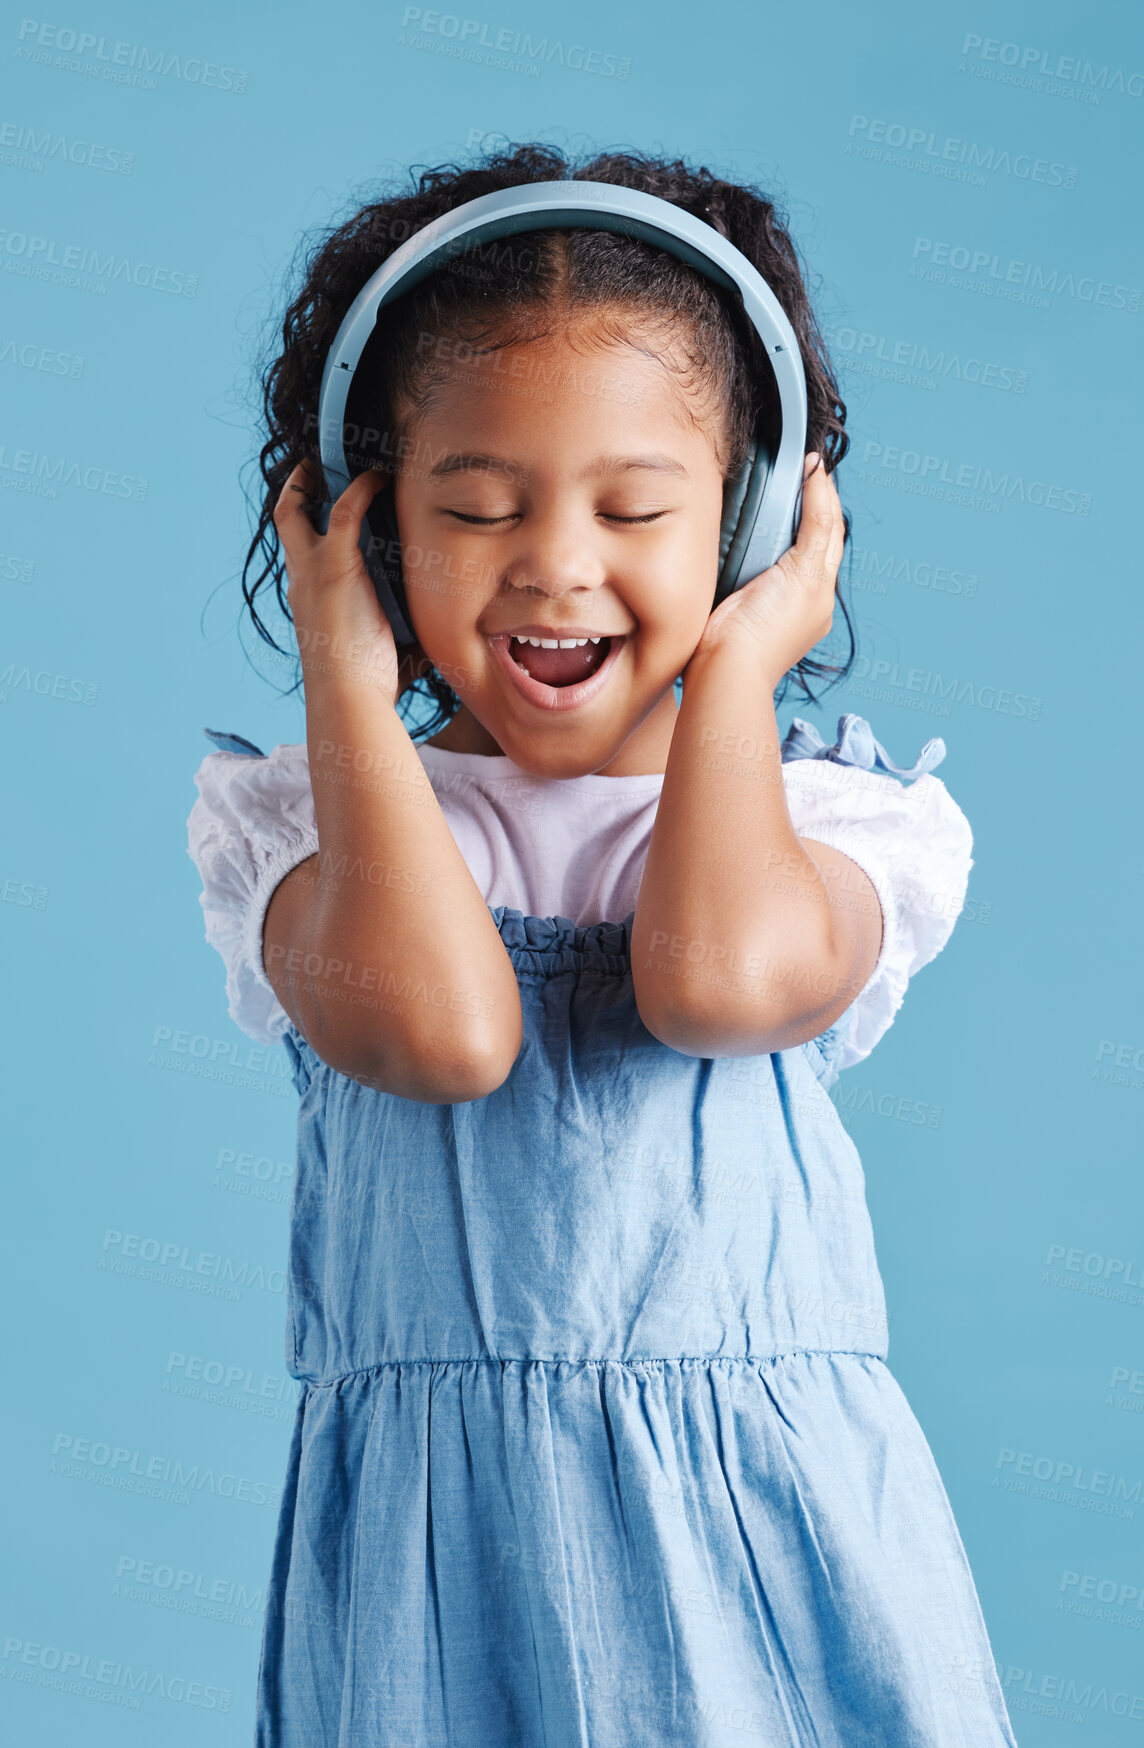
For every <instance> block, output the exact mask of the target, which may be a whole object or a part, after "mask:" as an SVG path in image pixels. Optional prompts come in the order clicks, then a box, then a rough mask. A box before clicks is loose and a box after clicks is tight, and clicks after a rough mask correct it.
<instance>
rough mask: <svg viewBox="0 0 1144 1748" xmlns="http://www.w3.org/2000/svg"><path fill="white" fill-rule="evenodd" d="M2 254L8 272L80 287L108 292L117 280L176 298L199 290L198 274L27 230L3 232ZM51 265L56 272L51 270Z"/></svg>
mask: <svg viewBox="0 0 1144 1748" xmlns="http://www.w3.org/2000/svg"><path fill="white" fill-rule="evenodd" d="M0 253H2V254H3V256H4V257H6V259H4V261H3V267H4V271H5V272H6V273H23V274H26V275H27V276H29V277H31V278H33V279H50V280H52V282H53V283H54V284H57V285H74V286H76V287H77V288H78V289H80V290H89V289H93V288H94V287H95V286H97V285H98V286H101V287H102V289H103V290H104V291H106V289H107V285H108V284H109V283H110V282H111V281H113V280H117V279H126V280H128V281H129V282H130V283H131V284H132V285H141V286H144V287H146V289H147V290H148V291H164V292H167V293H169V294H170V295H172V296H174V297H194V296H195V294H196V293H197V291H198V289H199V281H198V276H197V275H194V276H192V275H190V274H186V273H181V272H178V271H177V270H176V269H173V268H170V267H157V266H155V264H154V262H151V261H132V260H131V258H130V257H129V256H127V255H115V254H110V255H101V254H100V252H99V250H98V249H85V248H83V247H82V246H81V245H80V244H78V243H58V242H56V241H55V239H54V238H52V237H32V236H29V235H28V233H27V232H26V231H0ZM49 268H54V269H55V271H54V272H53V273H49V272H48V269H49Z"/></svg>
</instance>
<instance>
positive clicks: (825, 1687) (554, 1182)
mask: <svg viewBox="0 0 1144 1748" xmlns="http://www.w3.org/2000/svg"><path fill="white" fill-rule="evenodd" d="M854 722H855V723H859V724H860V722H861V719H854ZM863 726H864V725H863ZM852 727H853V725H852ZM855 737H856V738H855ZM212 738H213V739H215V741H216V744H219V745H225V746H227V747H228V748H229V750H232V751H241V750H249V751H251V752H256V751H257V749H255V748H252V747H250V745H249V743H246V742H241V741H240V740H239V739H238V737H232V736H222V735H214V734H212ZM815 743H817V744H815ZM846 746H847V740H846V737H845V736H844V737H843V739H842V740H841V741H840V747H842V748H845V747H846ZM937 749H940V751H939V750H937ZM944 750H945V749H944V747H942V746H941V743H940V742H937V743H930V748H927V749H926V752H924V753H923V760H924V759H926V757H927V755H928V757H929V759H930V762H931V763H932V762H937V759H938V758H940V757H941V756H942V754H944ZM849 753H850V756H851V758H852V762H862V763H865V764H866V765H867V766H868V767H872V766H874V765H875V764H876V765H878V766H879V768H882V769H895V770H896V767H893V766H891V765H890V763H889V761H888V759H887V758H886V757H885V754H884V751H883V749H882V748H881V747H879V746H878V744H877V743H876V742H870V741H868V740H867V741H863V738H862V728H861V727H856V728H853V733H852V735H851V742H850V747H849ZM831 754H833V756H835V757H837V756H839V749H830V750H828V749H824V748H823V746H822V743H821V741H819V740H818V737H817V735H816V733H815V731H814V730H813V728H811V727H810V725H809V724H806V723H801V722H799V721H798V720H797V719H796V723H795V725H794V727H793V728H792V730H791V734H790V736H788V740H787V743H786V745H785V747H784V756H786V757H824V756H831ZM920 764H921V761H919V766H920ZM918 768H919V767H915V770H914V772H912V773H898V774H917V770H918ZM491 914H492V916H493V918H494V920H495V922H496V925H497V928H498V930H499V933H500V937H501V940H502V941H503V943H504V946H505V949H506V951H507V953H508V955H509V957H510V959H511V961H512V964H513V967H514V969H515V971H516V975H517V979H518V983H519V987H520V999H521V1007H522V1011H523V1021H524V1037H523V1044H522V1046H521V1050H520V1054H519V1056H518V1057H517V1060H516V1062H515V1064H514V1066H513V1069H512V1071H511V1073H510V1074H509V1076H508V1079H507V1080H506V1081H505V1082H504V1084H503V1085H502V1086H500V1087H499V1088H498V1089H497V1090H496V1091H495V1092H492V1093H490V1094H488V1096H487V1097H485V1098H481V1099H476V1100H472V1101H469V1102H466V1103H461V1104H454V1105H429V1104H420V1103H416V1102H414V1101H411V1100H406V1099H402V1098H399V1097H396V1096H393V1095H390V1094H386V1093H379V1092H374V1091H371V1090H369V1089H367V1088H365V1087H362V1086H360V1085H359V1084H358V1083H357V1082H355V1081H353V1080H350V1079H349V1078H347V1077H346V1076H345V1075H342V1074H339V1073H337V1072H336V1071H335V1070H334V1069H332V1068H330V1067H329V1066H328V1065H327V1064H326V1063H324V1062H322V1061H321V1060H320V1058H319V1057H318V1056H317V1055H316V1054H315V1052H314V1051H313V1050H312V1049H311V1048H310V1046H309V1044H308V1043H307V1042H306V1041H305V1039H304V1038H303V1037H302V1036H301V1034H300V1033H299V1032H298V1031H297V1029H296V1028H293V1027H291V1029H290V1030H289V1031H288V1032H287V1033H286V1034H285V1038H284V1044H285V1047H286V1050H287V1052H288V1054H289V1058H290V1062H291V1066H292V1071H293V1076H294V1080H295V1084H296V1086H297V1089H298V1092H299V1095H300V1101H301V1102H300V1109H299V1122H298V1169H297V1177H296V1182H295V1188H294V1195H293V1208H292V1216H291V1236H290V1258H289V1273H288V1305H289V1327H288V1332H287V1363H288V1367H289V1370H290V1372H291V1374H292V1375H293V1376H294V1377H295V1378H297V1379H299V1380H300V1381H301V1384H302V1390H301V1395H300V1398H299V1401H298V1408H297V1416H296V1420H295V1424H294V1429H293V1437H292V1443H291V1447H290V1455H289V1461H288V1473H287V1482H286V1487H285V1491H284V1496H283V1501H282V1507H281V1513H280V1518H279V1523H278V1531H277V1541H276V1548H275V1553H274V1560H273V1570H272V1578H271V1582H270V1586H269V1601H268V1606H267V1612H266V1621H265V1629H264V1637H263V1643H262V1655H261V1664H260V1670H259V1681H258V1706H257V1737H256V1740H257V1745H258V1748H667V1745H668V1744H672V1745H675V1744H678V1745H679V1748H732V1745H734V1748H743V1745H744V1744H748V1743H751V1742H756V1743H758V1744H760V1748H763V1745H765V1748H788V1745H789V1748H1000V1745H1002V1744H1007V1745H1009V1748H1015V1743H1014V1737H1013V1734H1012V1730H1011V1728H1010V1724H1009V1720H1008V1717H1007V1715H1006V1710H1005V1704H1004V1700H1003V1698H1002V1694H1001V1689H1000V1684H999V1681H998V1678H997V1673H996V1670H995V1667H994V1663H993V1659H992V1656H991V1653H990V1647H989V1643H988V1639H987V1636H986V1630H985V1626H984V1622H983V1620H982V1615H981V1610H980V1606H979V1603H978V1599H977V1595H976V1592H975V1589H974V1584H973V1579H972V1576H971V1574H970V1570H969V1566H968V1564H967V1561H966V1556H965V1552H964V1549H963V1546H962V1542H961V1539H960V1536H959V1534H958V1530H957V1527H956V1524H955V1522H954V1518H953V1515H952V1512H951V1509H950V1505H949V1501H948V1499H947V1496H946V1493H945V1490H944V1488H943V1485H942V1482H941V1479H940V1477H939V1474H938V1471H937V1469H936V1466H935V1464H934V1460H933V1457H932V1454H931V1452H930V1449H929V1447H928V1445H927V1443H926V1440H925V1437H924V1435H923V1433H922V1430H921V1428H920V1426H919V1425H918V1422H917V1420H916V1419H915V1417H914V1415H913V1413H912V1412H911V1410H910V1408H909V1406H908V1404H907V1402H906V1400H905V1398H904V1396H903V1394H902V1391H901V1389H900V1387H899V1386H898V1384H897V1383H896V1381H895V1380H894V1378H893V1376H892V1374H891V1373H890V1371H889V1370H888V1368H887V1366H886V1363H885V1361H886V1353H887V1328H886V1311H885V1301H884V1296H883V1290H882V1283H881V1280H880V1277H879V1273H878V1267H877V1263H876V1259H875V1252H874V1242H873V1236H872V1231H871V1225H870V1219H869V1214H868V1211H867V1206H866V1199H865V1183H864V1177H863V1171H862V1165H861V1162H860V1160H859V1157H858V1154H857V1152H856V1150H855V1147H854V1144H853V1142H852V1141H851V1139H850V1137H849V1135H848V1134H847V1132H846V1130H845V1128H844V1127H843V1125H842V1123H841V1121H840V1119H839V1117H838V1113H837V1111H836V1109H835V1107H834V1104H833V1103H832V1101H831V1099H830V1098H829V1096H828V1093H827V1088H828V1086H829V1085H830V1084H831V1081H832V1079H833V1077H834V1073H835V1068H834V1057H835V1056H836V1054H837V1049H838V1040H839V1038H840V1036H841V1026H842V1024H844V1023H845V1022H844V1021H843V1022H840V1025H839V1026H837V1027H834V1028H832V1029H831V1030H830V1031H829V1032H827V1033H825V1034H824V1035H823V1036H822V1037H821V1038H819V1039H817V1040H815V1041H814V1042H812V1043H807V1044H805V1045H802V1046H800V1047H798V1048H795V1049H789V1050H783V1051H778V1052H775V1053H773V1054H770V1055H763V1056H753V1057H738V1058H714V1059H709V1058H696V1057H690V1056H684V1055H681V1054H679V1053H678V1052H676V1051H674V1050H672V1049H670V1048H668V1047H667V1046H666V1045H664V1044H661V1043H660V1042H659V1041H658V1040H657V1039H655V1038H654V1037H652V1035H651V1034H650V1033H649V1032H648V1031H647V1029H646V1028H645V1027H644V1025H643V1024H642V1022H641V1020H640V1017H639V1014H638V1012H637V1010H636V1004H635V1000H634V997H633V993H632V978H631V936H630V930H631V924H632V916H630V915H629V916H628V917H627V918H625V919H624V921H623V922H601V923H597V924H594V925H592V926H588V927H585V926H578V925H576V924H574V923H573V922H571V921H570V920H569V919H568V918H566V917H559V916H557V917H535V916H526V915H524V914H522V913H521V912H520V911H518V910H512V909H508V908H506V907H504V906H500V907H497V908H495V909H493V910H492V912H491Z"/></svg>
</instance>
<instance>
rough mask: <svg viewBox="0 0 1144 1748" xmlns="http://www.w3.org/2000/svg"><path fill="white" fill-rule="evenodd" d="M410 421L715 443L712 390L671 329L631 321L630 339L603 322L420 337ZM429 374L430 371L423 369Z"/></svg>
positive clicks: (491, 430) (568, 440)
mask: <svg viewBox="0 0 1144 1748" xmlns="http://www.w3.org/2000/svg"><path fill="white" fill-rule="evenodd" d="M418 353H419V357H418V362H419V364H420V365H421V372H419V374H421V375H422V384H421V385H419V392H418V393H417V396H416V411H415V412H414V414H413V420H412V421H411V422H415V423H417V424H421V423H422V422H426V423H429V424H432V425H434V426H437V427H441V426H443V425H450V426H463V427H465V428H466V429H467V430H469V431H470V432H475V431H480V432H482V433H483V434H484V435H485V436H486V437H487V438H488V440H489V442H490V443H491V442H492V441H493V439H494V438H495V437H497V436H498V435H499V436H500V437H501V438H502V439H503V438H504V437H505V436H506V435H507V434H508V433H510V432H514V431H519V432H522V433H528V434H531V435H533V436H536V435H539V434H540V433H541V432H544V433H545V434H546V435H547V436H548V437H549V439H559V440H561V441H563V442H564V443H565V444H567V445H572V446H574V445H575V444H576V442H577V440H578V439H579V438H581V437H583V438H585V439H589V438H590V439H591V440H592V441H597V440H598V436H599V433H600V430H601V427H602V428H603V429H604V430H606V431H607V432H608V433H609V435H611V436H613V437H615V438H619V437H620V436H621V435H623V436H625V437H630V438H632V439H633V440H642V441H645V442H647V441H648V440H650V439H653V438H654V436H655V434H656V433H658V434H659V435H660V436H661V437H662V438H663V439H664V442H661V443H655V442H652V444H651V446H652V447H654V448H664V447H667V448H670V447H671V446H672V444H673V443H674V444H675V445H676V446H679V445H681V444H682V445H683V446H684V447H688V446H693V445H695V444H696V443H699V444H704V445H707V446H710V445H711V443H712V440H713V432H712V430H711V413H712V411H713V409H712V407H711V398H712V397H711V392H710V386H709V384H706V383H704V382H703V381H702V379H701V377H700V374H699V372H698V370H697V369H696V367H695V366H694V365H693V364H691V363H690V361H689V360H688V358H687V356H686V354H685V353H684V352H683V351H682V349H681V348H680V347H679V346H678V344H673V343H672V341H671V338H670V336H668V335H667V334H666V333H663V332H662V331H660V332H656V331H655V330H654V329H650V328H647V327H644V326H640V327H637V326H635V324H630V331H629V333H628V335H627V336H626V337H625V338H618V337H615V336H614V335H612V334H609V333H607V332H602V331H601V330H600V327H599V325H598V324H591V323H588V322H580V323H578V324H576V325H571V324H568V325H564V326H558V325H555V324H554V325H553V326H552V327H551V328H550V329H549V330H548V331H547V332H545V333H542V334H540V335H538V336H537V337H535V338H529V339H518V338H516V337H511V338H509V340H508V341H507V342H505V343H497V341H496V338H495V337H491V338H486V339H485V340H484V341H482V342H481V343H479V344H478V343H476V342H471V341H468V340H464V339H458V338H456V337H454V336H442V337H440V338H436V337H428V338H426V337H423V339H422V343H421V345H420V346H419V349H418ZM422 373H423V374H422Z"/></svg>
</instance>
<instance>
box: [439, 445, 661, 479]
mask: <svg viewBox="0 0 1144 1748" xmlns="http://www.w3.org/2000/svg"><path fill="white" fill-rule="evenodd" d="M497 469H500V470H503V471H504V472H506V473H510V474H512V475H514V476H515V477H516V478H519V479H522V480H526V479H528V478H529V477H530V476H531V473H532V469H531V468H527V467H522V466H521V465H520V464H519V463H518V462H515V461H509V460H507V458H506V457H505V456H503V455H478V454H474V453H472V452H469V451H466V452H464V453H458V454H455V455H443V456H442V457H441V459H440V461H438V462H437V463H436V464H435V466H433V467H431V468H430V469H429V476H428V477H429V478H430V479H445V478H447V477H448V476H449V475H450V474H454V473H470V472H477V471H479V472H482V473H485V472H491V471H493V470H497ZM637 469H639V470H642V471H646V472H649V473H670V474H679V475H681V476H682V477H683V478H684V479H686V478H687V469H686V468H685V467H684V465H683V463H682V462H681V461H676V460H675V459H674V458H673V457H672V456H670V455H662V454H658V453H657V454H654V455H602V456H600V457H598V458H597V460H596V461H592V462H589V463H588V466H587V467H586V468H585V469H584V471H583V473H582V474H581V476H580V477H581V478H582V479H587V478H589V477H590V476H591V475H592V474H598V473H627V472H630V471H634V470H637Z"/></svg>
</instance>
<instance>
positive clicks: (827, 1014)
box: [636, 978, 846, 1057]
mask: <svg viewBox="0 0 1144 1748" xmlns="http://www.w3.org/2000/svg"><path fill="white" fill-rule="evenodd" d="M831 989H832V991H834V993H833V994H832V995H831V997H830V998H829V999H827V1000H825V1001H823V1000H822V999H818V1000H816V999H815V998H814V996H811V998H810V999H809V1000H808V999H807V991H806V990H805V989H804V988H802V987H801V986H800V987H797V988H796V987H795V986H794V985H793V984H792V983H791V982H789V981H787V980H784V979H782V978H780V979H778V980H777V981H775V982H771V981H768V982H767V983H765V984H764V983H762V982H759V983H758V984H757V985H756V987H755V988H754V989H753V990H750V989H748V990H737V991H729V990H728V991H714V992H707V991H704V990H702V989H697V988H695V987H694V986H692V987H688V985H687V984H681V983H680V982H679V980H678V979H675V978H672V979H670V987H668V988H667V989H663V988H661V987H659V986H658V985H657V986H653V987H652V988H650V989H646V988H645V989H639V988H637V990H636V1007H637V1010H638V1012H639V1016H640V1019H641V1021H642V1022H643V1024H644V1026H645V1027H646V1029H647V1030H648V1031H649V1032H650V1033H651V1035H652V1037H653V1038H656V1039H658V1040H659V1042H660V1043H661V1044H666V1045H667V1047H668V1048H669V1049H671V1050H677V1051H678V1052H679V1053H680V1055H682V1056H700V1057H717V1056H769V1055H772V1054H773V1053H775V1052H777V1051H780V1050H793V1049H795V1048H796V1047H797V1046H799V1045H802V1044H805V1043H806V1042H807V1041H808V1040H809V1039H811V1038H816V1037H818V1035H819V1033H820V1032H822V1031H824V1030H825V1028H826V1027H827V1026H828V1025H830V1024H831V1023H832V1020H833V1019H834V1018H836V1017H837V1015H838V1013H839V1012H841V1011H843V1010H844V1008H845V1005H846V1003H845V1001H843V1002H841V1003H840V1002H839V1000H838V997H837V986H836V984H835V983H833V982H832V983H831Z"/></svg>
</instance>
